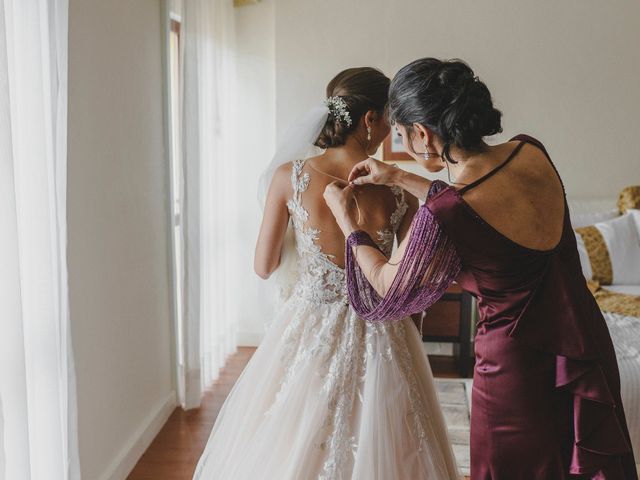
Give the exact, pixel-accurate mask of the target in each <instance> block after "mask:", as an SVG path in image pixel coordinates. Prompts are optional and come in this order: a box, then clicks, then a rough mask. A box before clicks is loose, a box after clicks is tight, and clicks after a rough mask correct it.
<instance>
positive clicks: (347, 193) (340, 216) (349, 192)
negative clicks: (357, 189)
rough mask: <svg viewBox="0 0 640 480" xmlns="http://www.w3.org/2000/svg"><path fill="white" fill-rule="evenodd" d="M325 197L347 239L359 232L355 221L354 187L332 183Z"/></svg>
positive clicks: (337, 182)
mask: <svg viewBox="0 0 640 480" xmlns="http://www.w3.org/2000/svg"><path fill="white" fill-rule="evenodd" d="M323 197H324V201H325V202H327V206H328V207H329V209H330V210H331V213H333V216H334V217H335V219H336V222H337V223H338V226H339V227H340V230H342V233H343V234H344V236H345V237H348V236H349V235H350V234H351V232H354V231H356V230H358V226H357V223H356V221H355V219H354V206H355V198H354V192H353V186H352V185H347V184H346V183H344V182H339V181H336V182H331V183H330V184H329V185H327V186H326V188H325V189H324V194H323Z"/></svg>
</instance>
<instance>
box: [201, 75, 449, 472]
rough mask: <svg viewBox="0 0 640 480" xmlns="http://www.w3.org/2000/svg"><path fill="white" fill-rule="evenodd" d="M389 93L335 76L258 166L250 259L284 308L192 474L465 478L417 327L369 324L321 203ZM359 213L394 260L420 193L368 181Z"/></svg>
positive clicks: (380, 135)
mask: <svg viewBox="0 0 640 480" xmlns="http://www.w3.org/2000/svg"><path fill="white" fill-rule="evenodd" d="M388 89H389V79H388V78H387V77H386V76H384V75H383V74H382V73H381V72H379V71H378V70H376V69H373V68H351V69H348V70H345V71H343V72H341V73H339V74H338V75H337V76H336V77H335V78H334V79H333V80H331V82H329V85H328V86H327V100H326V101H325V105H324V106H322V107H320V108H316V109H314V110H312V111H310V112H309V113H308V114H307V115H306V116H305V117H304V118H302V119H301V120H300V121H299V122H297V123H296V124H295V125H293V126H292V128H291V129H290V131H289V133H288V134H287V135H285V142H284V143H283V144H282V146H281V147H280V148H279V149H278V153H277V154H276V156H275V158H274V160H273V161H272V163H271V166H270V167H269V169H267V171H266V172H265V174H264V175H263V183H264V188H263V191H267V188H266V187H267V186H268V193H267V194H266V202H265V210H264V218H263V222H262V227H261V230H260V235H259V237H258V242H257V247H256V254H255V262H254V266H255V270H256V273H257V274H258V275H260V276H261V277H263V278H268V277H269V276H270V275H271V274H272V273H273V272H274V271H276V270H277V272H276V273H277V277H278V280H279V285H280V286H281V291H282V297H283V303H282V305H281V306H280V307H279V309H278V310H277V313H276V316H275V319H274V320H273V321H272V322H271V325H270V326H269V328H268V330H267V332H266V334H265V337H264V340H263V341H262V343H261V345H260V347H259V348H258V349H257V350H256V352H255V354H254V355H253V357H252V359H251V361H250V362H249V363H248V365H247V367H246V368H245V370H244V371H243V373H242V375H241V376H240V378H239V379H238V381H237V383H236V384H235V386H234V387H233V390H232V391H231V393H230V394H229V396H228V398H227V400H226V401H225V403H224V405H223V407H222V409H221V410H220V413H219V415H218V418H217V420H216V423H215V425H214V427H213V430H212V432H211V436H210V437H209V440H208V443H207V446H206V448H205V451H204V453H203V454H202V457H201V458H200V461H199V462H198V466H197V468H196V471H195V474H194V479H198V480H213V479H221V480H244V479H246V480H249V479H251V480H253V479H262V480H289V479H291V480H304V479H322V480H340V479H351V480H355V479H358V480H416V479H436V480H450V479H454V478H460V476H459V473H458V471H457V467H456V464H455V460H454V457H453V453H452V450H451V447H450V444H449V441H448V437H447V432H446V427H445V424H444V419H443V415H442V412H441V410H440V407H439V405H438V401H437V398H436V392H435V389H434V385H433V377H432V373H431V369H430V367H429V364H428V362H427V358H426V355H425V353H424V351H423V348H422V340H421V337H420V334H419V332H418V330H417V328H416V326H415V324H414V323H413V321H412V320H411V319H410V318H406V319H404V320H401V321H398V322H390V323H382V322H381V323H367V322H365V321H364V320H362V319H361V318H359V317H358V316H357V315H356V313H355V312H354V311H353V309H352V308H351V307H350V306H349V304H348V295H347V287H346V281H345V273H344V269H343V266H344V262H345V244H344V242H345V239H344V236H343V235H342V233H341V231H340V229H339V228H338V226H337V224H336V223H335V220H334V217H333V215H332V214H331V211H330V210H329V208H328V207H327V205H326V203H325V201H324V199H323V192H324V189H325V187H326V185H328V184H329V183H331V182H333V181H335V180H336V179H346V178H347V176H348V174H349V172H350V171H351V169H352V167H353V166H354V165H356V164H357V163H358V162H359V161H361V160H363V159H365V158H368V157H369V156H370V155H372V154H373V153H374V152H375V151H376V150H377V148H378V147H379V146H380V144H381V142H382V141H383V139H384V138H385V137H386V136H387V135H388V134H389V130H390V129H389V124H388V123H387V121H386V118H385V116H384V112H385V107H386V103H387V97H388ZM311 147H315V149H316V150H318V152H320V154H318V155H316V154H314V153H312V152H313V150H312V149H311ZM318 147H319V148H318ZM318 152H315V153H318ZM262 196H263V198H264V196H265V195H264V193H263V194H262ZM356 208H357V209H358V214H357V215H358V217H359V225H360V227H361V228H362V229H363V230H365V231H367V232H368V233H370V234H371V236H372V237H373V238H375V239H377V243H378V245H379V246H380V248H381V249H382V251H383V252H385V254H386V255H387V256H389V255H390V253H391V250H392V248H393V245H394V241H395V242H400V241H401V240H402V238H403V237H404V236H405V235H406V234H407V231H408V230H409V227H410V224H411V220H412V217H413V214H414V213H415V211H416V210H417V208H418V202H417V199H416V198H415V197H412V196H410V195H409V194H408V193H406V192H404V191H403V190H401V189H398V188H389V187H386V186H373V185H372V186H369V187H367V188H364V189H359V192H358V196H357V198H356ZM365 212H366V217H365V216H364V214H365Z"/></svg>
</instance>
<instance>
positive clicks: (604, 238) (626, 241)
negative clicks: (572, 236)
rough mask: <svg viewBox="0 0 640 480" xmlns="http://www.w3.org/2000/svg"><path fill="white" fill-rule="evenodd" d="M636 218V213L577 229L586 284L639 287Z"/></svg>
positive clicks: (639, 236)
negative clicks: (590, 282) (592, 281)
mask: <svg viewBox="0 0 640 480" xmlns="http://www.w3.org/2000/svg"><path fill="white" fill-rule="evenodd" d="M636 216H638V214H637V213H634V212H629V213H627V214H625V215H622V216H620V217H617V218H614V219H612V220H607V221H606V222H599V223H596V224H595V225H590V226H587V227H581V228H576V230H575V231H576V234H577V235H576V240H577V243H578V253H580V262H581V264H582V271H583V273H584V275H585V277H586V278H587V280H595V281H597V282H599V283H600V284H601V285H624V284H627V285H628V284H633V285H637V284H640V232H639V231H638V225H636V220H635V217H636ZM639 220H640V218H639ZM578 237H580V238H578ZM587 259H588V262H587V261H586V260H587ZM587 264H588V265H587Z"/></svg>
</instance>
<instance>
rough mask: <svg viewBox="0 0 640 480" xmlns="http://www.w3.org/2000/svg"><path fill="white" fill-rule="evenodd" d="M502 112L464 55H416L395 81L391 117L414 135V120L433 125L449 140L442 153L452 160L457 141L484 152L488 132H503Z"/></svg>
mask: <svg viewBox="0 0 640 480" xmlns="http://www.w3.org/2000/svg"><path fill="white" fill-rule="evenodd" d="M501 117H502V113H501V112H500V111H499V110H497V109H496V108H494V106H493V102H492V100H491V94H490V93H489V89H488V88H487V86H486V85H485V84H484V83H483V82H481V81H480V80H479V79H478V77H476V76H475V74H474V73H473V70H471V68H470V67H469V65H467V64H466V63H464V62H463V61H461V60H438V59H436V58H422V59H420V60H415V61H414V62H411V63H410V64H409V65H407V66H405V67H403V68H402V69H401V70H400V71H399V72H398V74H397V75H396V76H395V77H394V78H393V81H392V82H391V87H390V90H389V120H390V122H391V123H397V124H400V125H403V126H404V127H405V128H406V129H407V132H408V134H409V135H412V134H413V127H412V125H413V124H414V123H419V124H420V125H423V126H425V127H427V128H429V129H431V130H432V131H434V132H435V133H436V134H437V135H438V136H439V137H440V138H441V139H442V142H443V144H444V147H443V151H442V157H443V158H444V159H445V160H447V161H449V162H452V163H456V162H455V160H454V159H453V158H451V154H450V148H451V146H452V145H454V146H456V147H458V148H462V149H464V150H467V151H471V152H479V151H482V150H483V149H484V148H485V144H484V142H483V138H484V137H487V136H490V135H494V134H496V133H500V132H502V126H501V124H500V118H501ZM409 144H411V142H409Z"/></svg>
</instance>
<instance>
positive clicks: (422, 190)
mask: <svg viewBox="0 0 640 480" xmlns="http://www.w3.org/2000/svg"><path fill="white" fill-rule="evenodd" d="M392 182H393V185H396V186H398V187H400V188H402V189H403V190H405V191H407V192H409V193H410V194H411V195H413V196H414V197H417V198H419V199H420V200H423V201H424V200H425V199H426V198H427V193H428V192H429V187H430V186H431V180H427V179H426V178H424V177H421V176H420V175H416V174H415V173H411V172H407V171H405V170H402V169H400V168H398V172H397V173H396V174H395V175H394V176H393V178H392Z"/></svg>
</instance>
